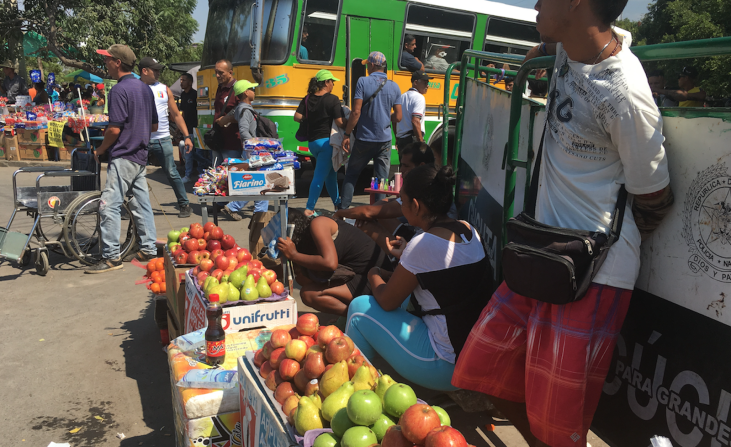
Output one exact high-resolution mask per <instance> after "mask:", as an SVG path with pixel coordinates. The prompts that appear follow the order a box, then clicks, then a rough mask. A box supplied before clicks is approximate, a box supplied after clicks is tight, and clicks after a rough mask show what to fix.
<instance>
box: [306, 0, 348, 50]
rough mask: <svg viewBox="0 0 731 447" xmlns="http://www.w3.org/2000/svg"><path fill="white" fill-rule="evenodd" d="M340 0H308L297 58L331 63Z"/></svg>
mask: <svg viewBox="0 0 731 447" xmlns="http://www.w3.org/2000/svg"><path fill="white" fill-rule="evenodd" d="M339 9H340V0H306V2H305V7H304V13H303V15H302V22H301V23H302V28H301V31H302V32H301V33H300V38H299V39H298V42H299V47H298V48H299V50H298V51H297V60H298V61H300V62H306V63H308V64H331V63H332V61H333V55H334V53H335V42H336V40H337V27H338V17H339Z"/></svg>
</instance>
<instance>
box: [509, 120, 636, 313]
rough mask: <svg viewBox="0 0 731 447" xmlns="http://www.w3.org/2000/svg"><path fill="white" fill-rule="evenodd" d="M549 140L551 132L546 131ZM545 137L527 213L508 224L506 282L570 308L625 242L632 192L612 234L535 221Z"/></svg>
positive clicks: (623, 197) (620, 201) (622, 196)
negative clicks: (619, 241)
mask: <svg viewBox="0 0 731 447" xmlns="http://www.w3.org/2000/svg"><path fill="white" fill-rule="evenodd" d="M543 133H544V135H545V133H546V129H545V128H544V129H543ZM543 138H544V136H541V144H540V147H539V149H538V154H537V155H536V166H535V168H534V170H533V177H532V178H531V184H530V190H529V194H528V198H527V202H526V204H525V210H526V211H523V212H522V213H520V214H519V215H518V217H515V218H512V219H510V220H509V221H508V223H507V225H506V229H507V233H508V244H507V245H506V246H505V248H503V255H502V268H503V277H504V279H505V282H506V283H507V285H508V287H510V289H511V290H512V291H513V292H515V293H518V294H520V295H523V296H527V297H528V298H533V299H535V300H538V301H543V302H546V303H551V304H568V303H571V302H574V301H578V300H580V299H581V298H583V297H584V295H585V294H586V291H587V290H588V289H589V285H591V281H592V280H593V279H594V277H595V276H596V274H597V273H598V272H599V268H600V267H601V266H602V264H603V263H604V260H605V259H606V257H607V254H608V253H609V248H610V247H611V246H612V244H614V243H615V242H616V241H617V239H619V235H620V232H621V231H622V221H623V220H624V211H625V206H626V204H627V190H626V189H625V187H624V185H622V186H621V188H620V189H619V194H618V197H617V205H616V207H615V208H614V213H613V214H612V221H611V223H610V225H609V232H608V233H601V232H598V231H584V230H573V229H569V228H558V227H552V226H550V225H545V224H542V223H540V222H538V221H537V220H535V219H534V218H533V216H534V215H535V208H536V198H537V196H538V179H539V176H540V169H541V156H542V152H543Z"/></svg>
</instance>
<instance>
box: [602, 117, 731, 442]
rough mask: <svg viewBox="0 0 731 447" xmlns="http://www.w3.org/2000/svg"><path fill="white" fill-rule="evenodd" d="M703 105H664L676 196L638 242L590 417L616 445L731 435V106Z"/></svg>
mask: <svg viewBox="0 0 731 447" xmlns="http://www.w3.org/2000/svg"><path fill="white" fill-rule="evenodd" d="M708 110H709V109H705V110H698V109H696V110H695V111H693V110H685V111H670V112H665V113H664V115H665V116H664V118H663V121H664V126H663V127H664V131H663V134H664V135H665V138H666V140H665V148H666V150H667V156H668V161H669V170H670V179H671V182H670V183H671V187H672V189H673V192H674V194H675V204H674V205H673V209H672V210H671V212H670V214H669V215H668V216H667V218H666V219H665V220H664V221H663V222H662V224H661V225H660V227H659V228H658V229H657V230H656V231H655V232H654V233H653V235H652V236H651V238H650V239H649V240H647V241H645V242H643V244H642V247H641V256H642V267H641V270H640V276H639V279H638V281H637V286H636V287H637V288H636V290H635V293H634V296H633V302H632V304H631V306H630V310H629V313H628V316H627V320H626V321H625V324H624V326H623V328H622V338H621V339H620V341H619V342H618V345H617V349H615V355H614V359H613V361H612V365H611V369H610V373H609V376H608V378H607V381H606V384H605V387H604V394H603V396H602V400H601V402H600V406H599V409H598V411H597V415H596V417H595V419H594V426H595V427H596V430H597V431H599V432H600V433H601V434H602V435H604V437H605V438H606V440H608V441H610V444H613V445H618V446H629V445H647V440H648V438H649V437H650V436H652V435H656V434H657V435H663V436H666V437H668V438H669V439H670V440H671V442H672V443H673V445H674V446H680V447H695V446H713V447H716V446H722V445H729V439H730V438H731V428H729V427H730V426H731V421H729V419H728V416H729V409H730V407H731V394H730V393H731V361H729V358H731V348H730V347H729V343H728V340H730V339H731V327H729V324H730V323H731V310H730V309H729V308H727V307H726V303H725V300H726V298H727V297H728V296H729V295H730V294H731V148H729V145H728V136H729V135H731V113H730V112H726V113H725V116H724V117H722V116H719V112H713V111H710V112H709V111H708ZM721 113H723V112H721ZM668 115H675V116H668ZM677 115H682V116H677ZM618 427H622V429H618Z"/></svg>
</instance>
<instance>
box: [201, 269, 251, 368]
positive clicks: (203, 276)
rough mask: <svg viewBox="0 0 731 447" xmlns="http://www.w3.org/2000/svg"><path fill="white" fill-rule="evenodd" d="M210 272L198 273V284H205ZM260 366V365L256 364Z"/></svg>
mask: <svg viewBox="0 0 731 447" xmlns="http://www.w3.org/2000/svg"><path fill="white" fill-rule="evenodd" d="M208 275H209V273H208V272H199V273H198V274H197V275H196V279H197V280H198V285H199V286H201V285H203V282H205V280H206V278H208ZM256 366H259V365H256Z"/></svg>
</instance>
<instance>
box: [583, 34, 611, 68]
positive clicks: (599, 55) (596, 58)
mask: <svg viewBox="0 0 731 447" xmlns="http://www.w3.org/2000/svg"><path fill="white" fill-rule="evenodd" d="M612 42H614V34H612V38H611V39H609V42H607V44H606V45H604V48H602V50H601V51H600V52H599V54H597V55H596V57H595V58H594V62H592V63H591V65H594V64H596V62H597V61H598V60H599V58H600V57H602V53H604V50H606V49H607V47H608V46H609V44H610V43H612ZM587 60H588V59H587Z"/></svg>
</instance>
